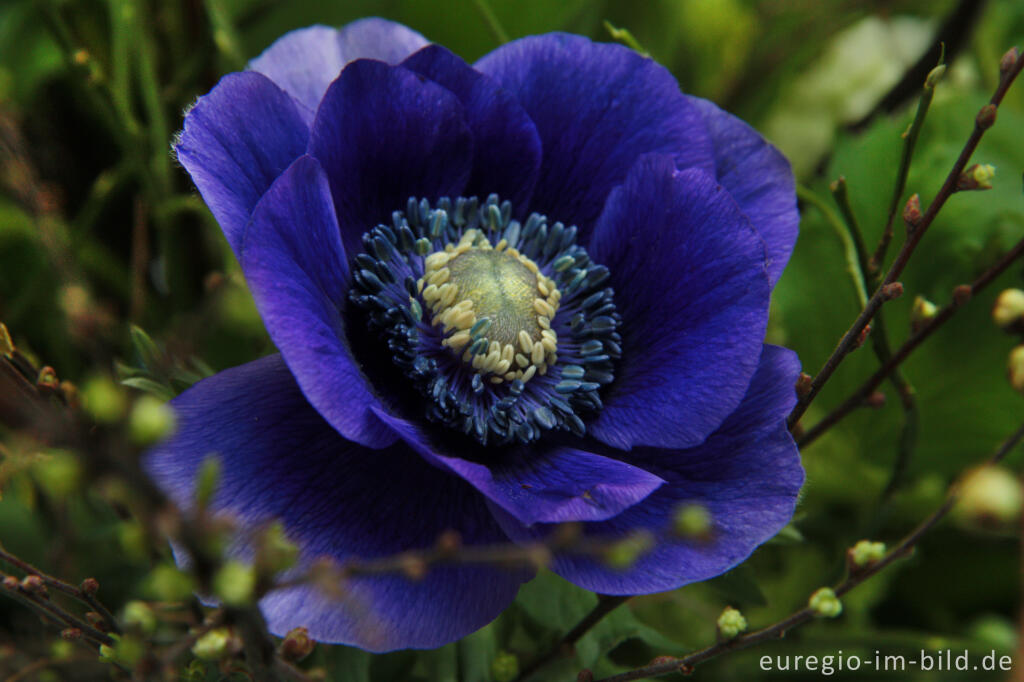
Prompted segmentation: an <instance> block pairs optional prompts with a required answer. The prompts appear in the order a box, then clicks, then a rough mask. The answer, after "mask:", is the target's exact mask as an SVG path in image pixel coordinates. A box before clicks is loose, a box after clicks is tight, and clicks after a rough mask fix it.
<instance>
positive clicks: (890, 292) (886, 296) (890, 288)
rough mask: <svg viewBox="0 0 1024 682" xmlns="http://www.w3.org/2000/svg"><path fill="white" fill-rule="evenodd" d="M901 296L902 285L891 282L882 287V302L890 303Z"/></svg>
mask: <svg viewBox="0 0 1024 682" xmlns="http://www.w3.org/2000/svg"><path fill="white" fill-rule="evenodd" d="M902 295H903V283H902V282H891V283H889V284H886V285H885V286H884V287H882V300H884V301H891V300H893V299H896V298H899V297H900V296H902Z"/></svg>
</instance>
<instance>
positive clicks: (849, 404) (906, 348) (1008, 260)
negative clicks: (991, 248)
mask: <svg viewBox="0 0 1024 682" xmlns="http://www.w3.org/2000/svg"><path fill="white" fill-rule="evenodd" d="M1022 255H1024V239H1021V240H1020V241H1019V242H1017V244H1016V245H1015V246H1014V247H1013V248H1012V249H1010V250H1009V251H1007V252H1006V253H1005V254H1003V257H1002V258H1000V259H999V260H998V261H996V263H994V264H993V265H992V266H991V267H990V268H989V269H988V270H986V271H985V272H983V273H982V274H981V275H979V276H978V278H977V279H975V280H974V282H972V283H971V284H970V285H969V286H961V287H957V289H958V291H959V292H961V296H960V297H954V299H953V301H951V302H950V303H949V304H948V305H946V307H944V308H943V309H942V310H940V311H939V312H938V313H937V314H936V315H935V317H933V318H932V319H931V320H929V321H928V322H927V323H925V324H924V326H922V327H921V328H920V329H918V330H917V332H915V333H914V334H912V335H911V336H910V338H909V339H907V341H906V342H905V343H904V344H903V345H902V346H900V347H899V348H898V349H897V350H896V352H895V353H893V355H892V357H890V358H889V360H888V361H887V362H886V363H885V364H883V365H882V366H881V367H880V368H878V370H877V371H876V372H875V373H874V374H872V375H871V376H870V377H868V379H867V380H865V381H864V383H862V384H861V385H860V387H858V388H857V390H855V391H854V392H853V393H852V394H850V396H849V397H848V398H847V399H846V400H845V401H843V403H842V404H841V405H839V406H838V407H836V408H835V409H834V410H832V411H831V412H830V413H829V414H828V415H827V416H825V417H824V418H823V419H822V420H821V421H820V422H818V423H817V424H815V425H814V426H813V427H812V428H810V429H808V430H807V431H806V432H805V433H803V434H802V435H801V436H800V437H799V438H797V445H799V446H800V447H801V448H803V447H806V446H808V445H810V444H811V443H813V442H814V441H815V440H817V439H818V437H820V436H821V435H822V434H824V433H825V432H826V431H828V430H829V429H830V428H832V427H833V426H835V425H836V424H837V423H839V422H840V421H842V419H843V418H844V417H846V415H848V414H849V413H850V412H853V411H854V410H855V409H857V408H858V407H860V406H861V405H863V404H864V400H865V399H866V398H867V397H868V396H869V395H871V393H872V392H873V391H874V390H875V389H876V388H878V386H879V385H880V384H881V383H882V382H883V381H885V379H886V378H887V377H888V376H889V375H890V374H891V373H892V372H893V371H894V370H895V369H896V368H897V367H899V366H900V365H901V364H902V363H903V361H904V360H906V359H907V358H908V357H909V356H910V354H911V353H912V352H913V351H914V350H915V349H916V348H917V347H918V346H920V345H921V344H922V343H924V341H925V340H926V339H927V338H928V337H929V336H931V335H932V334H934V333H935V332H936V331H937V330H938V329H939V328H940V327H941V326H942V325H944V324H945V323H946V322H948V321H949V319H950V318H952V317H953V315H955V314H956V313H957V311H959V310H960V308H961V307H963V305H964V304H965V303H966V301H965V300H964V299H965V298H967V299H969V298H970V297H973V296H976V295H977V294H979V293H981V292H982V291H984V290H985V288H986V287H987V286H988V285H989V284H991V283H992V281H993V280H994V279H996V278H997V277H998V276H999V275H1001V274H1002V273H1003V272H1005V271H1006V269H1007V268H1009V267H1010V266H1011V265H1012V264H1013V263H1014V261H1016V260H1017V259H1018V258H1020V257H1021V256H1022ZM965 294H966V295H965Z"/></svg>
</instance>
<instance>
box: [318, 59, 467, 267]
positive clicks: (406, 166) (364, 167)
mask: <svg viewBox="0 0 1024 682" xmlns="http://www.w3.org/2000/svg"><path fill="white" fill-rule="evenodd" d="M309 150H310V154H312V155H313V156H315V157H316V158H317V159H319V160H320V163H321V164H322V165H323V167H324V170H325V171H327V177H328V179H329V180H330V185H331V192H332V194H333V196H334V205H335V207H336V209H337V215H338V222H339V223H340V225H341V233H342V242H343V243H344V244H345V248H346V249H347V250H348V251H349V253H351V254H353V255H354V254H357V253H359V252H360V251H361V250H362V245H361V242H360V239H361V237H362V235H363V233H364V232H366V231H367V230H369V229H370V228H372V227H374V226H376V225H377V224H379V223H381V222H384V223H390V222H391V213H392V212H393V211H396V210H401V209H404V208H405V207H406V205H407V200H408V199H409V197H417V198H424V197H425V198H427V199H430V200H431V201H434V200H436V199H437V198H439V197H442V196H451V197H455V196H458V195H459V194H461V193H462V190H463V189H464V188H465V186H466V182H467V181H468V180H469V175H470V170H471V169H472V165H473V138H472V135H471V134H470V132H469V129H468V128H467V126H466V121H465V116H464V115H463V108H462V105H461V104H460V103H459V100H458V99H457V98H456V97H455V95H453V94H452V93H451V92H449V91H448V90H446V89H445V88H442V87H441V86H440V85H438V84H437V83H432V82H430V81H425V80H424V79H423V77H422V76H420V75H418V74H416V73H413V72H412V71H409V70H408V69H404V68H401V67H397V66H388V65H387V64H384V63H382V62H376V61H369V60H358V61H355V62H352V63H351V64H349V65H348V66H347V67H345V70H344V71H343V72H342V74H341V76H340V77H338V79H337V80H336V81H334V83H332V84H331V86H330V87H329V88H328V89H327V94H325V95H324V99H323V101H322V102H321V103H320V109H319V110H318V111H317V115H316V121H315V122H314V123H313V132H312V133H311V135H310V140H309Z"/></svg>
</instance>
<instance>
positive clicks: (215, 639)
mask: <svg viewBox="0 0 1024 682" xmlns="http://www.w3.org/2000/svg"><path fill="white" fill-rule="evenodd" d="M230 644H231V630H230V629H228V628H216V629H214V630H210V631H209V632H207V633H206V634H204V635H203V636H202V637H200V638H199V639H197V640H196V643H195V644H193V645H192V653H193V654H195V656H196V658H200V659H202V660H204V661H218V660H220V659H222V658H224V657H225V656H227V655H228V654H230V653H231V647H230Z"/></svg>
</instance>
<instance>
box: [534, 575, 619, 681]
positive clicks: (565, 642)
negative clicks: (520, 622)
mask: <svg viewBox="0 0 1024 682" xmlns="http://www.w3.org/2000/svg"><path fill="white" fill-rule="evenodd" d="M630 599H631V597H628V596H614V595H607V594H600V595H598V602H597V606H595V607H594V608H593V609H591V611H590V613H588V614H587V615H585V616H584V617H583V618H582V619H581V620H580V622H579V623H577V624H576V625H575V627H573V629H572V630H570V631H569V632H568V633H566V635H565V636H564V637H562V638H561V639H560V640H558V643H557V644H556V645H555V646H553V647H552V648H551V649H550V650H548V651H547V653H545V654H544V655H543V656H540V657H539V658H537V659H536V660H534V661H533V662H532V663H530V665H528V666H526V668H524V669H523V671H522V672H521V673H520V674H519V676H518V677H516V679H515V682H520V681H521V680H526V679H529V677H530V676H531V675H533V674H534V673H535V672H537V671H538V670H540V669H541V668H543V667H544V666H546V665H548V664H549V663H552V662H554V661H556V660H558V659H559V658H563V657H567V656H571V655H572V652H573V647H575V646H576V642H578V641H580V638H581V637H583V635H585V634H587V633H588V632H590V629H591V628H593V627H594V626H595V625H597V624H598V623H600V622H601V620H602V619H603V618H604V617H605V616H607V615H608V614H609V613H611V612H612V611H614V610H615V609H617V608H619V607H620V606H622V605H623V604H625V603H626V602H627V601H629V600H630Z"/></svg>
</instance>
